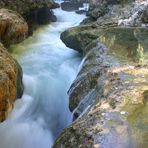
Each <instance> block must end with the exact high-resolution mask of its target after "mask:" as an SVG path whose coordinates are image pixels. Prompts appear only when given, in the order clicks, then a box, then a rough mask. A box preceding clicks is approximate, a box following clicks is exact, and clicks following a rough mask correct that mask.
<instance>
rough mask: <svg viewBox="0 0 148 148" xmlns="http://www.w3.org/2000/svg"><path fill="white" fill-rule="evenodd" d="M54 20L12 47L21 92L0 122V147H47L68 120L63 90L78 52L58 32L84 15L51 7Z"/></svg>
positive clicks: (75, 65) (73, 72) (78, 59)
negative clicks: (21, 83) (19, 71)
mask: <svg viewBox="0 0 148 148" xmlns="http://www.w3.org/2000/svg"><path fill="white" fill-rule="evenodd" d="M54 13H55V15H56V16H57V19H58V21H57V22H55V23H52V24H50V25H46V26H43V27H41V28H40V29H38V30H37V31H35V33H34V35H33V36H32V37H29V38H28V39H26V40H25V41H24V42H22V43H20V44H18V45H15V46H13V47H12V51H13V56H14V57H15V58H17V60H18V61H19V63H20V65H21V66H22V68H23V73H24V75H23V83H24V86H25V90H24V94H23V96H22V98H21V99H18V100H17V101H16V102H15V106H14V109H13V111H12V113H11V114H10V116H9V117H8V119H7V120H6V121H5V122H3V123H1V124H0V148H50V147H52V144H53V142H54V140H55V138H56V137H57V135H58V134H59V133H60V132H61V130H62V129H63V128H64V127H66V126H68V125H69V124H70V123H71V120H72V114H71V112H70V111H69V108H68V104H69V100H68V95H67V91H68V89H69V87H70V85H71V83H72V81H73V80H74V78H75V77H76V74H77V71H78V67H79V64H80V62H81V57H80V55H79V54H78V53H77V52H76V51H74V50H72V49H69V48H67V47H66V46H65V45H64V44H63V43H62V41H61V40H60V33H61V32H62V31H64V30H65V29H67V28H68V27H72V26H75V25H78V24H79V23H80V22H81V21H82V20H83V19H84V17H85V16H84V15H78V14H75V13H74V12H65V11H62V10H61V9H57V10H54Z"/></svg>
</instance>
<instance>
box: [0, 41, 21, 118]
mask: <svg viewBox="0 0 148 148" xmlns="http://www.w3.org/2000/svg"><path fill="white" fill-rule="evenodd" d="M22 93H23V84H22V69H21V67H20V66H19V64H18V63H17V62H16V61H15V60H14V59H13V58H12V56H11V55H10V54H9V53H8V52H7V50H6V49H5V48H4V47H3V45H2V44H0V121H4V120H5V119H6V117H7V115H8V113H9V112H10V111H11V109H12V108H13V103H14V101H15V99H16V98H20V97H21V95H22Z"/></svg>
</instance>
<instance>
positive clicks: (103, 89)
mask: <svg viewBox="0 0 148 148" xmlns="http://www.w3.org/2000/svg"><path fill="white" fill-rule="evenodd" d="M93 2H94V7H95V5H96V4H95V2H103V0H102V1H101V0H94V1H93ZM104 2H105V0H104ZM106 2H109V3H107V5H106V6H105V7H106V8H108V10H107V9H106V8H105V9H104V10H105V11H106V10H107V11H106V12H104V14H101V15H99V16H96V17H93V16H91V15H92V14H91V13H92V12H89V13H90V14H89V17H90V18H91V21H88V20H87V21H85V22H83V23H82V24H81V25H80V26H78V27H74V28H70V29H68V30H66V31H64V32H63V33H62V34H61V39H62V41H63V42H64V43H65V44H66V45H67V46H68V47H70V48H73V49H75V50H77V51H79V52H81V53H82V54H83V56H84V62H83V65H82V67H81V70H80V72H79V73H78V76H77V78H76V80H75V81H74V82H73V84H72V85H71V88H70V90H69V91H68V93H69V99H70V105H69V107H70V110H71V111H72V112H73V115H74V118H73V120H74V122H73V123H72V125H70V126H69V127H68V128H66V129H65V130H64V131H63V132H62V134H61V135H60V136H59V138H58V139H57V140H56V142H55V144H54V146H53V147H54V148H58V147H63V148H67V147H81V148H93V147H94V148H98V147H101V148H112V147H115V148H128V147H138V148H140V147H142V148H146V147H147V138H146V137H147V136H148V130H147V122H148V120H147V119H146V118H145V117H146V116H148V99H147V95H148V84H147V79H148V75H147V72H148V61H147V58H148V54H147V50H148V48H147V47H148V29H147V27H146V26H147V23H146V21H145V23H144V20H147V19H143V18H147V3H145V1H137V2H136V3H133V1H132V0H131V2H129V1H128V3H127V1H126V2H125V1H122V3H120V2H121V1H111V0H108V1H107V0H106ZM102 4H105V3H102ZM101 7H102V6H101ZM95 9H99V10H98V11H100V8H99V7H97V6H96V7H95ZM102 9H103V7H102ZM104 10H103V11H104ZM139 10H141V11H139ZM90 11H94V8H93V7H92V10H91V8H90ZM101 11H102V10H101ZM136 12H137V13H136ZM101 13H102V12H101ZM135 13H136V14H138V15H137V16H136V17H135V18H136V19H135V18H134V19H129V18H133V17H132V16H133V15H134V14H135ZM96 14H97V15H98V14H99V13H98V12H97V13H96ZM125 16H126V17H125ZM127 18H128V19H129V20H130V23H128V24H126V23H124V24H120V23H119V22H120V20H121V19H123V20H125V19H127ZM93 20H94V21H93ZM133 20H134V22H133ZM125 26H126V27H125Z"/></svg>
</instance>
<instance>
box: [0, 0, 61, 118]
mask: <svg viewBox="0 0 148 148" xmlns="http://www.w3.org/2000/svg"><path fill="white" fill-rule="evenodd" d="M57 7H59V5H58V4H57V3H55V2H54V1H53V0H1V1H0V121H4V120H5V119H6V117H7V115H8V113H9V112H10V111H11V109H12V108H13V103H14V101H15V99H16V98H20V97H21V96H22V93H23V84H22V69H21V67H20V65H19V64H18V63H17V61H16V60H14V59H13V58H12V57H11V56H10V55H9V53H8V52H7V49H5V48H4V46H5V47H9V46H10V45H11V44H15V43H18V42H21V41H22V40H24V39H25V38H26V37H27V36H28V35H29V34H32V32H33V30H34V29H35V28H36V27H37V25H38V24H47V23H49V22H50V21H56V17H55V16H54V14H53V12H52V10H51V9H54V8H57ZM1 43H2V44H3V45H4V46H3V45H2V44H1Z"/></svg>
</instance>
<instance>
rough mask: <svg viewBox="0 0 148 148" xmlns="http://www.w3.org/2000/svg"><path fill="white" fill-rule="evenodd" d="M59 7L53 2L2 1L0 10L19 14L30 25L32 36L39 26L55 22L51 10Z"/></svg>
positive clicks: (36, 0)
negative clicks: (3, 9) (8, 10)
mask: <svg viewBox="0 0 148 148" xmlns="http://www.w3.org/2000/svg"><path fill="white" fill-rule="evenodd" d="M57 7H59V5H58V4H57V3H55V2H54V1H53V0H1V1H0V9H1V8H6V9H10V10H13V11H16V12H18V13H19V14H20V15H22V16H23V17H24V19H25V20H26V21H27V23H28V25H29V34H32V32H33V30H35V29H36V28H37V26H38V24H39V25H40V24H47V23H49V22H50V21H55V20H56V17H55V16H54V15H53V12H52V10H51V9H54V8H57Z"/></svg>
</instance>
